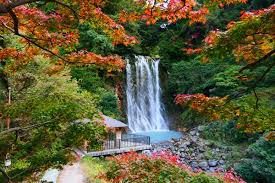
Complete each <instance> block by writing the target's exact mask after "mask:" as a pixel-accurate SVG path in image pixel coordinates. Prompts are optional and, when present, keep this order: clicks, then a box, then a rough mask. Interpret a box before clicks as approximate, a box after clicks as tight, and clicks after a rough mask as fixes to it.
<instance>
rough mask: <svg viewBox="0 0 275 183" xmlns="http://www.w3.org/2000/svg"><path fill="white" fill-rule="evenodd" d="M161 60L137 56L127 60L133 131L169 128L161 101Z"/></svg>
mask: <svg viewBox="0 0 275 183" xmlns="http://www.w3.org/2000/svg"><path fill="white" fill-rule="evenodd" d="M158 66H159V60H152V59H149V58H148V57H144V56H137V57H136V62H135V66H133V65H131V64H130V63H129V62H127V66H126V72H127V88H126V94H127V117H128V124H129V128H130V130H131V131H132V132H143V131H157V130H168V125H167V123H166V118H165V115H164V114H165V111H164V108H163V104H162V102H161V88H160V81H159V68H158Z"/></svg>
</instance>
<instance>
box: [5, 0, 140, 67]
mask: <svg viewBox="0 0 275 183" xmlns="http://www.w3.org/2000/svg"><path fill="white" fill-rule="evenodd" d="M49 4H51V5H52V6H54V9H53V10H52V11H48V12H47V11H43V7H47V6H49ZM101 7H104V1H102V0H97V1H87V0H86V1H77V0H72V1H62V2H61V1H55V0H53V1H39V0H36V1H35V0H19V1H12V2H11V1H8V0H1V1H0V14H1V15H0V24H1V27H0V32H1V34H2V35H3V36H1V37H2V38H4V39H5V35H6V34H10V33H13V34H15V35H17V36H19V37H20V38H22V39H21V40H20V42H21V43H22V44H23V45H24V47H22V48H21V49H18V48H16V47H7V48H3V49H1V50H0V59H1V60H3V59H6V58H13V59H15V60H16V61H17V64H20V63H22V64H24V63H26V62H27V61H28V60H31V58H33V57H34V56H35V55H38V54H42V53H43V54H45V55H46V56H48V57H49V56H51V57H53V58H57V59H58V60H59V61H62V62H64V61H65V62H69V63H83V64H95V65H97V64H98V65H99V66H101V67H102V66H106V67H108V69H110V70H118V71H120V70H121V69H123V67H124V63H123V60H122V58H120V57H119V56H107V57H103V56H101V55H97V54H94V53H91V52H87V51H85V50H83V51H77V50H76V45H77V44H78V39H79V31H78V29H77V26H78V25H79V24H83V23H88V24H89V25H90V26H91V27H93V28H100V29H102V30H103V32H104V33H105V34H106V35H108V36H109V37H110V38H111V39H112V42H113V44H114V45H117V44H124V45H126V46H127V45H129V44H133V43H136V42H137V40H136V39H135V37H132V36H128V35H127V34H126V31H125V29H124V28H123V27H122V26H121V25H119V24H117V23H116V22H115V21H114V20H113V19H112V18H110V17H109V16H108V15H106V14H105V13H103V12H102V11H101ZM61 49H63V52H65V53H68V54H65V55H64V54H61V53H60V50H61ZM82 59H83V60H82Z"/></svg>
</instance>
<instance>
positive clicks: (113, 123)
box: [103, 115, 127, 128]
mask: <svg viewBox="0 0 275 183" xmlns="http://www.w3.org/2000/svg"><path fill="white" fill-rule="evenodd" d="M103 118H104V123H105V125H106V126H107V127H111V128H125V127H127V125H126V124H125V123H122V122H121V121H118V120H116V119H113V118H111V117H109V116H105V115H103Z"/></svg>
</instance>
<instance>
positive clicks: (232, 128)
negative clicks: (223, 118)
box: [202, 121, 258, 143]
mask: <svg viewBox="0 0 275 183" xmlns="http://www.w3.org/2000/svg"><path fill="white" fill-rule="evenodd" d="M236 125H237V122H235V121H229V122H226V123H225V122H219V121H217V122H212V123H210V124H209V125H208V126H207V127H206V129H205V130H204V131H203V132H202V135H203V137H204V138H206V139H211V140H215V141H216V140H218V141H221V142H226V143H243V142H247V141H253V142H254V140H255V139H257V137H258V135H257V134H254V135H252V134H247V133H245V132H243V131H241V130H240V129H238V128H236Z"/></svg>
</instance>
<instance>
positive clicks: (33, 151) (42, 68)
mask: <svg viewBox="0 0 275 183" xmlns="http://www.w3.org/2000/svg"><path fill="white" fill-rule="evenodd" d="M52 67H54V66H53V65H52V64H50V63H49V62H48V60H47V59H45V58H43V57H37V58H36V59H35V60H34V61H33V62H31V63H29V64H28V65H26V66H24V67H22V68H21V69H20V70H18V71H17V72H16V73H15V74H13V75H9V83H10V86H11V87H12V94H13V101H12V104H11V105H10V106H7V105H6V104H1V105H0V109H1V111H3V114H4V116H10V117H11V119H12V121H13V123H12V127H19V128H22V130H21V131H20V133H19V137H18V138H17V139H16V138H15V135H14V133H8V134H7V135H6V136H4V137H1V140H0V142H1V143H0V145H1V147H0V149H1V157H0V158H1V160H3V159H4V158H5V157H4V156H5V155H6V153H9V154H11V157H12V165H11V167H10V168H9V169H8V170H7V172H8V174H9V175H10V176H11V177H13V176H16V175H17V174H19V175H18V176H16V178H15V179H16V180H18V181H19V180H22V179H24V178H25V177H26V176H29V175H32V173H33V172H34V171H43V170H45V169H47V168H48V167H53V166H57V167H60V166H61V165H63V164H66V163H67V162H68V161H70V160H71V158H72V157H71V155H72V154H71V148H72V147H74V146H80V145H83V144H84V142H85V141H88V143H89V145H90V147H91V148H96V147H98V146H99V145H100V142H102V140H103V138H104V135H105V127H104V126H103V125H102V124H99V123H96V122H94V121H95V120H96V118H98V113H99V110H98V109H97V106H96V96H94V95H92V94H91V93H89V92H87V91H84V90H81V89H80V88H79V87H78V85H77V82H76V81H75V80H71V77H70V71H69V69H67V68H65V69H64V70H62V71H60V72H57V73H55V74H53V75H49V74H48V73H51V72H50V71H51V69H52ZM83 118H90V119H91V120H92V122H90V123H87V124H79V125H76V124H74V121H75V120H78V119H83ZM15 119H16V120H15ZM2 142H3V143H2ZM4 142H5V143H4ZM1 166H3V165H2V164H1Z"/></svg>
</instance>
